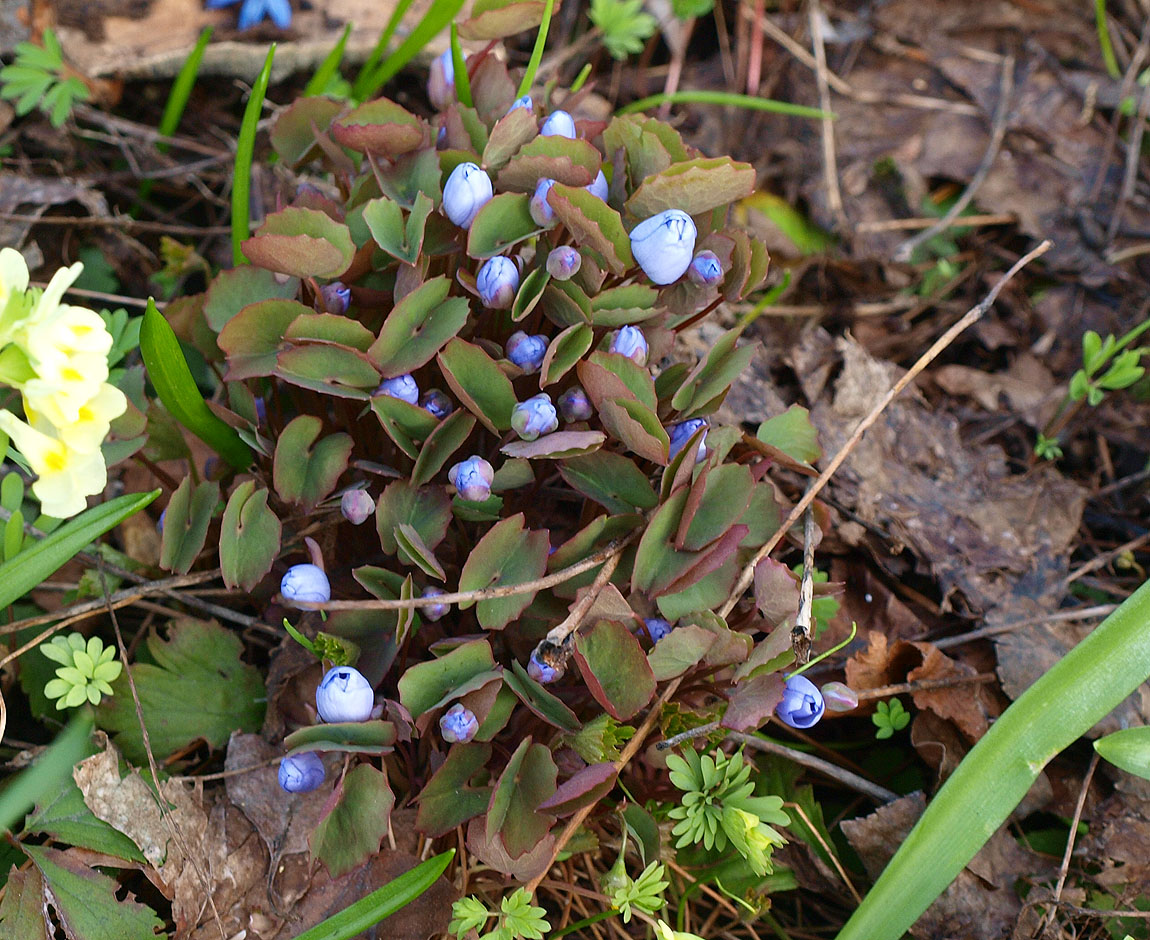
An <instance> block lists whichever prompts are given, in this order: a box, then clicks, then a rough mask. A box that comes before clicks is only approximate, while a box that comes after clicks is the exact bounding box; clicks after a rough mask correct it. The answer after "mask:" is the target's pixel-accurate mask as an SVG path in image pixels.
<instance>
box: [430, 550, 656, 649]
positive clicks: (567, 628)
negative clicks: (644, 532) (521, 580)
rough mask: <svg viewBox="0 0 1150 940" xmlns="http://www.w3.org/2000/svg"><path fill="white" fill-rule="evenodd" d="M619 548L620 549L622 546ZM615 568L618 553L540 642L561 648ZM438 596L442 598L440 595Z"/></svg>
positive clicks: (577, 626) (605, 563)
mask: <svg viewBox="0 0 1150 940" xmlns="http://www.w3.org/2000/svg"><path fill="white" fill-rule="evenodd" d="M633 536H634V533H632V537H633ZM628 541H630V538H628ZM619 547H620V548H622V546H619ZM617 567H619V553H618V552H616V553H615V554H613V555H611V556H610V557H609V558H608V559H607V560H606V561H605V562H603V567H602V568H600V569H599V573H598V574H597V575H595V580H594V581H593V582H592V583H591V589H590V590H589V591H586V592H584V594H583V596H582V597H580V598H579V600H577V601H576V602H575V603H574V604H573V605H572V606H571V612H570V613H569V614H568V615H567V616H566V617H564V618H563V620H562V621H561V622H560V623H557V624H556V625H555V626H554V627H552V628H551V629H550V630H549V631H548V633H547V636H546V637H544V638H543V640H542V641H541V642H543V643H554V644H555V645H556V646H562V645H563V643H564V641H565V640H566V639H567V637H568V636H570V635H571V634H572V633H573V632H574V631H575V630H577V629H579V625H580V624H581V623H582V622H583V618H584V617H586V616H587V611H589V610H590V609H591V605H592V604H594V603H595V599H596V598H597V597H598V596H599V592H600V591H602V590H603V588H604V587H605V586H606V584H607V582H608V581H610V580H611V575H613V574H614V573H615V569H616V568H617ZM440 596H441V597H442V595H440Z"/></svg>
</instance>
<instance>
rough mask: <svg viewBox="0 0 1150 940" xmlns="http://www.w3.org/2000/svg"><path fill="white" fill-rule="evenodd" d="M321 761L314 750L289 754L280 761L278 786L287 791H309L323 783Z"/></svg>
mask: <svg viewBox="0 0 1150 940" xmlns="http://www.w3.org/2000/svg"><path fill="white" fill-rule="evenodd" d="M324 774H325V771H324V769H323V761H322V760H320V756H319V755H318V754H317V753H316V752H315V751H304V752H303V753H301V754H289V755H288V756H287V757H285V758H284V759H283V760H281V761H280V773H279V777H280V786H281V787H283V788H284V790H286V791H287V792H288V793H310V792H311V791H312V790H314V789H315V788H316V787H318V786H319V785H320V784H321V783H323V778H324Z"/></svg>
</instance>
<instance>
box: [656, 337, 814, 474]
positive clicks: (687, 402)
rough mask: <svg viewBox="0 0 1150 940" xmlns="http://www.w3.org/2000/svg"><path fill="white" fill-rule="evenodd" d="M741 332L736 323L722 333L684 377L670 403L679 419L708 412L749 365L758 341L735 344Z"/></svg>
mask: <svg viewBox="0 0 1150 940" xmlns="http://www.w3.org/2000/svg"><path fill="white" fill-rule="evenodd" d="M742 332H743V328H742V327H741V326H737V327H735V328H734V329H732V330H728V331H727V332H726V333H724V334H723V335H722V336H720V337H719V338H718V339H717V340H716V341H715V343H714V345H713V346H711V348H710V349H708V350H707V354H706V355H705V356H704V357H703V358H702V359H701V360H700V361H699V364H698V365H697V366H695V368H694V369H692V370H691V372H690V373H689V374H688V375H687V377H686V378H685V379H684V380H683V384H682V385H680V386H679V390H678V391H677V392H675V395H674V397H673V398H672V399H671V407H672V408H675V409H677V410H678V411H679V412H680V420H684V421H685V420H687V419H688V418H694V417H697V416H698V415H699V414H703V413H705V412H706V407H707V405H708V403H709V402H711V401H712V400H713V399H715V398H717V397H718V396H720V395H723V394H725V393H726V391H727V390H728V389H729V388H730V387H731V383H732V382H733V381H735V379H737V378H738V377H739V375H740V374H741V373H742V371H743V370H744V369H745V368H746V367H747V366H748V365H750V363H751V360H752V359H754V357H755V352H756V351H757V344H748V345H746V346H742V347H738V348H736V346H735V341H736V340H737V339H738V338H739V335H740V334H741V333H742ZM820 455H821V451H820Z"/></svg>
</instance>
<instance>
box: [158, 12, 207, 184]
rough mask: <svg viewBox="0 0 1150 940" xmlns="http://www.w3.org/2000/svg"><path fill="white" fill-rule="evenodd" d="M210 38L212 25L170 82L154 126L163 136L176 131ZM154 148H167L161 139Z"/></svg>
mask: <svg viewBox="0 0 1150 940" xmlns="http://www.w3.org/2000/svg"><path fill="white" fill-rule="evenodd" d="M211 39H212V27H211V26H208V27H205V28H204V30H203V32H201V33H200V37H199V39H197V40H196V44H195V46H194V47H193V48H192V51H191V53H189V55H188V58H187V60H186V61H185V62H184V64H183V66H181V68H180V74H179V75H177V76H176V80H175V81H174V82H172V90H171V91H170V92H168V100H167V103H166V104H165V105H164V113H163V115H162V116H161V117H160V123H159V125H157V127H156V130H158V131H159V132H160V133H161V134H163V135H164V136H165V137H171V136H172V135H173V134H174V133H175V132H176V128H177V127H179V126H180V119H181V118H182V117H183V116H184V110H185V109H186V108H187V106H188V98H190V97H191V95H192V88H194V87H195V84H196V77H197V76H198V75H199V74H200V63H201V62H202V61H203V60H204V52H205V51H206V50H207V48H208V43H209V42H211ZM156 149H157V150H159V151H160V152H161V153H162V152H164V151H165V150H167V149H168V145H167V144H165V143H163V142H162V141H161V142H160V143H158V144H156ZM149 182H150V180H149Z"/></svg>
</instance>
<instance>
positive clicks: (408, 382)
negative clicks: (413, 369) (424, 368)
mask: <svg viewBox="0 0 1150 940" xmlns="http://www.w3.org/2000/svg"><path fill="white" fill-rule="evenodd" d="M373 394H374V395H388V396H390V397H392V398H398V399H399V400H400V401H405V402H407V403H408V404H409V405H414V404H415V403H416V402H418V401H419V386H418V385H416V384H415V379H413V378H412V377H411V373H408V374H406V375H397V376H396V377H395V378H394V379H384V380H383V381H382V382H380V383H379V388H377V389H376V390H375V392H374V393H373Z"/></svg>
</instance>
